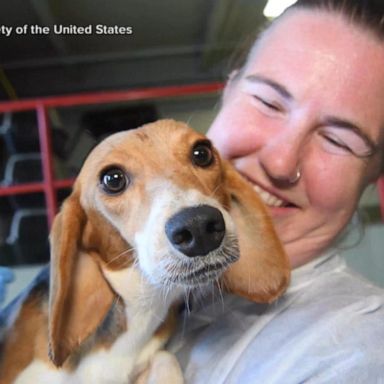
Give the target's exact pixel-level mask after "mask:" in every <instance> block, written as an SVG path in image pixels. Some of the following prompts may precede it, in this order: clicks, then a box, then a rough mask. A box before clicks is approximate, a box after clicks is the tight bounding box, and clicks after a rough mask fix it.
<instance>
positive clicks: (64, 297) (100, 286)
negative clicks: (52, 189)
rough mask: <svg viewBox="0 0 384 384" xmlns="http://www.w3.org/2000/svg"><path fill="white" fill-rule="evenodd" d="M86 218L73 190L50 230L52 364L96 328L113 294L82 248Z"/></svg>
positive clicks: (64, 358) (50, 339)
mask: <svg viewBox="0 0 384 384" xmlns="http://www.w3.org/2000/svg"><path fill="white" fill-rule="evenodd" d="M86 221H87V217H86V214H85V212H84V210H83V208H82V207H81V205H80V202H79V198H78V195H77V194H76V193H73V194H72V195H71V196H70V197H69V198H68V199H67V200H66V201H65V202H64V204H63V207H62V210H61V212H60V213H59V214H58V215H57V216H56V218H55V220H54V223H53V227H52V231H51V236H50V242H51V276H50V279H51V281H50V298H49V354H50V358H51V360H52V361H53V363H54V364H55V365H56V366H61V365H62V364H63V363H64V362H65V360H66V359H67V357H68V356H69V355H70V354H71V353H72V352H74V351H75V350H76V348H77V347H79V346H80V345H81V343H82V342H83V341H84V340H85V339H86V338H87V337H88V336H90V335H91V334H92V333H93V332H94V331H95V330H96V328H97V327H98V326H99V325H100V323H101V322H102V321H103V319H104V318H105V316H106V314H107V312H108V310H109V309H110V307H111V305H112V302H113V299H114V297H115V295H114V293H113V291H112V290H111V288H110V287H109V285H108V283H107V281H106V280H105V278H104V276H103V274H102V272H101V270H100V266H99V264H98V263H97V262H96V257H95V255H93V254H91V253H87V252H85V251H84V250H83V249H82V246H81V244H82V236H83V231H84V228H85V224H86ZM95 308H97V310H95Z"/></svg>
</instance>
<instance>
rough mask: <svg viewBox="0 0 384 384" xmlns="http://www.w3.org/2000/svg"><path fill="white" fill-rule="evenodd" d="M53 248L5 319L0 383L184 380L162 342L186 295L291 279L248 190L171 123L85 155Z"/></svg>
mask: <svg viewBox="0 0 384 384" xmlns="http://www.w3.org/2000/svg"><path fill="white" fill-rule="evenodd" d="M50 244H51V263H50V267H49V268H50V270H49V271H48V269H46V270H43V271H42V272H41V274H40V275H39V276H38V277H37V278H36V280H35V281H34V282H33V283H32V285H31V286H30V287H29V288H28V289H27V290H26V291H25V292H24V293H23V294H22V295H21V296H20V297H19V298H17V299H15V301H14V302H13V303H11V304H10V306H9V307H8V308H6V309H5V311H4V312H3V313H2V317H1V320H0V328H2V333H3V335H2V340H1V344H0V348H1V350H0V352H1V355H0V383H1V384H10V383H17V384H25V383H28V384H30V383H39V384H41V383H49V384H68V383H86V384H89V383H92V384H103V383H115V384H123V383H124V384H126V383H149V382H151V383H167V384H172V383H180V382H182V381H183V379H182V374H181V372H180V369H179V367H178V364H177V361H176V359H175V357H174V356H172V355H171V354H169V353H168V352H165V351H162V348H163V346H164V344H165V343H166V341H167V340H168V338H169V337H170V335H171V333H172V330H173V329H174V328H175V326H176V324H177V308H178V306H179V303H180V302H182V301H183V298H184V297H185V295H186V294H188V293H189V291H190V290H192V289H193V288H195V287H200V288H201V287H203V286H205V285H207V284H211V285H212V284H214V285H217V286H219V287H220V289H223V290H225V291H228V292H232V293H234V294H238V295H241V296H244V297H246V298H248V299H250V300H254V301H257V302H270V301H272V300H274V299H275V298H277V297H278V296H279V295H281V294H282V293H283V292H284V290H285V288H286V287H287V284H288V281H289V271H290V268H289V263H288V261H287V258H286V255H285V254H284V252H283V249H282V246H281V244H280V243H279V241H278V239H277V237H276V234H275V232H274V230H273V226H272V223H271V221H270V219H269V218H268V215H267V213H266V210H265V208H264V206H263V204H262V203H261V202H260V200H259V198H258V196H257V194H256V193H255V192H254V190H253V188H252V186H251V185H250V184H249V183H248V182H247V181H246V180H244V179H243V178H242V177H241V176H240V175H239V174H238V173H237V172H236V171H235V170H234V169H233V168H232V166H231V165H230V164H229V163H228V162H225V161H223V160H222V159H221V158H220V157H219V155H218V153H217V151H216V150H215V149H214V148H213V146H212V145H211V143H210V142H209V140H207V138H206V137H205V136H203V135H201V134H198V133H196V132H195V131H193V130H192V129H190V128H189V127H188V126H187V125H185V124H183V123H179V122H175V121H173V120H161V121H158V122H155V123H151V124H147V125H145V126H143V127H141V128H139V129H136V130H131V131H126V132H120V133H117V134H114V135H112V136H110V137H108V138H107V139H105V140H104V141H103V142H101V143H100V144H99V145H98V146H97V147H96V148H95V149H94V150H93V151H92V152H91V153H90V155H89V156H88V158H87V159H86V161H85V163H84V165H83V167H82V169H81V171H80V174H79V176H78V178H77V179H76V181H75V183H74V186H73V191H72V194H71V195H70V196H69V197H68V198H67V199H66V201H65V202H64V204H63V206H62V208H61V211H60V213H59V214H58V215H57V216H56V218H55V220H54V223H53V227H52V231H51V235H50ZM0 336H1V335H0Z"/></svg>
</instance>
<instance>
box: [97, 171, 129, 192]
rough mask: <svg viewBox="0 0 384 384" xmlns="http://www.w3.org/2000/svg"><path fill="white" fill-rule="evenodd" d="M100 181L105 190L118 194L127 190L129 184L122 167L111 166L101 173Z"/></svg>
mask: <svg viewBox="0 0 384 384" xmlns="http://www.w3.org/2000/svg"><path fill="white" fill-rule="evenodd" d="M100 183H101V185H102V187H103V189H104V191H105V192H107V193H110V194H117V193H120V192H122V191H124V190H125V188H126V187H127V184H128V180H127V176H126V174H125V173H124V172H123V171H122V170H121V169H120V168H116V167H114V168H109V169H106V170H105V171H103V172H102V173H101V177H100Z"/></svg>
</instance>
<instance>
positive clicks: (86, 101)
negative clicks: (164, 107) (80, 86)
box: [0, 83, 223, 227]
mask: <svg viewBox="0 0 384 384" xmlns="http://www.w3.org/2000/svg"><path fill="white" fill-rule="evenodd" d="M222 88H223V84H222V83H205V84H193V85H181V86H168V87H152V88H140V89H132V90H126V91H114V92H95V93H84V94H76V95H68V96H56V97H48V98H39V99H29V100H20V101H8V102H2V103H0V113H4V112H20V111H26V110H35V111H36V114H37V122H38V128H39V140H40V152H41V161H42V169H43V181H42V182H41V183H26V184H20V185H11V186H3V187H0V196H9V195H15V194H25V193H33V192H43V193H44V195H45V202H46V207H47V218H48V225H49V227H50V226H51V224H52V221H53V218H54V216H55V214H56V211H57V196H56V191H57V190H58V189H61V188H68V187H70V186H71V185H72V183H73V180H72V179H69V180H56V179H55V175H54V172H53V152H52V145H51V128H50V124H49V118H48V108H53V107H73V106H79V105H91V104H106V103H113V102H124V101H135V100H137V101H140V100H148V99H159V98H166V97H177V96H190V95H198V94H207V93H214V92H218V91H220V90H221V89H222Z"/></svg>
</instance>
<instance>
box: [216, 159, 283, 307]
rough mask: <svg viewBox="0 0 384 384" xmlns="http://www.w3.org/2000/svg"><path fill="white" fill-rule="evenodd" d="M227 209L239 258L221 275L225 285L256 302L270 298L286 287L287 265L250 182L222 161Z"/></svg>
mask: <svg viewBox="0 0 384 384" xmlns="http://www.w3.org/2000/svg"><path fill="white" fill-rule="evenodd" d="M224 167H225V179H226V180H225V183H226V188H227V191H228V192H229V194H230V198H231V208H230V213H231V216H232V218H233V219H234V221H235V224H236V228H237V235H238V238H239V248H240V259H239V260H238V261H237V262H235V263H234V264H232V265H231V266H230V267H229V268H228V270H227V271H226V272H225V273H224V275H223V285H224V288H225V289H227V290H228V291H229V292H232V293H235V294H238V295H240V296H243V297H246V298H248V299H250V300H253V301H256V302H261V303H264V302H271V301H273V300H274V299H275V298H277V297H278V296H279V295H281V294H282V293H283V292H284V290H285V289H286V287H287V285H288V283H289V276H290V265H289V261H288V258H287V256H286V255H285V252H284V250H283V247H282V245H281V243H280V241H279V239H278V238H277V235H276V233H275V231H274V228H273V225H272V222H271V219H270V218H269V216H268V214H267V211H266V208H265V207H264V205H263V203H262V202H261V200H260V198H259V197H258V195H257V194H256V192H255V191H254V190H253V188H252V186H251V184H250V183H249V182H247V181H246V180H245V179H243V177H242V176H241V175H240V174H239V173H238V172H237V171H236V170H235V169H234V168H233V167H232V165H230V164H229V163H228V162H226V163H224Z"/></svg>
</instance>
